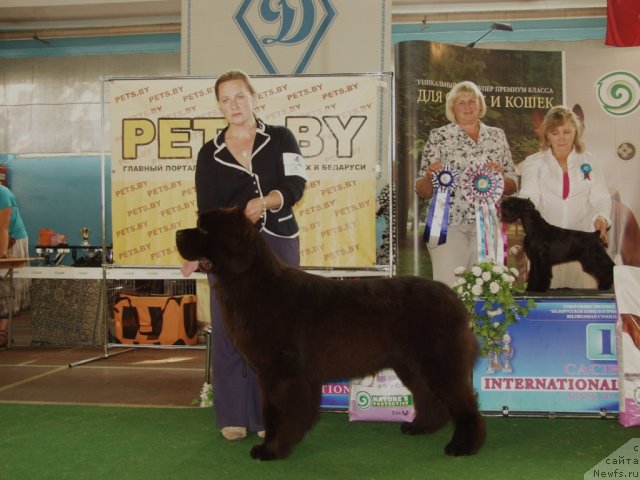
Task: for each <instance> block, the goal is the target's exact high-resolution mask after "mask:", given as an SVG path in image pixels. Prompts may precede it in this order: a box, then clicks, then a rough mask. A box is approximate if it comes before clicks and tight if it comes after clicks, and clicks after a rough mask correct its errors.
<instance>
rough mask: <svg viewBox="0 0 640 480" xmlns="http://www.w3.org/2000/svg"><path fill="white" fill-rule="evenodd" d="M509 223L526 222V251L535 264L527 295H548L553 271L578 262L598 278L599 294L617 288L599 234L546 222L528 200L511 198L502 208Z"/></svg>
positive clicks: (503, 218) (611, 262)
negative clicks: (552, 269)
mask: <svg viewBox="0 0 640 480" xmlns="http://www.w3.org/2000/svg"><path fill="white" fill-rule="evenodd" d="M500 210H501V219H502V221H503V222H505V223H514V222H516V221H518V220H520V221H522V227H523V228H524V235H525V236H524V251H525V253H526V254H527V257H529V262H530V263H531V267H530V271H529V278H528V281H527V291H529V292H546V291H547V290H548V289H549V286H550V285H551V277H552V275H551V267H552V266H553V265H557V264H559V263H566V262H572V261H578V262H580V264H581V265H582V269H583V270H584V271H585V272H587V273H588V274H590V275H592V276H593V277H595V279H596V280H597V281H598V289H599V290H608V289H610V288H611V286H612V285H613V266H614V262H613V260H611V258H610V257H609V255H608V254H607V251H606V250H605V248H604V245H603V243H602V240H601V239H600V234H599V233H598V232H597V231H593V232H581V231H579V230H569V229H566V228H560V227H556V226H555V225H551V224H550V223H548V222H546V221H545V220H544V219H543V218H542V215H540V212H538V211H537V210H536V208H535V206H534V204H533V202H532V201H531V200H529V199H528V198H517V197H509V198H506V199H504V200H503V201H502V203H501V204H500Z"/></svg>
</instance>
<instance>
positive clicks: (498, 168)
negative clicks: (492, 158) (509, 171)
mask: <svg viewBox="0 0 640 480" xmlns="http://www.w3.org/2000/svg"><path fill="white" fill-rule="evenodd" d="M487 168H488V169H489V170H493V171H494V172H497V173H499V174H500V176H501V177H502V182H503V183H504V191H503V192H502V193H503V194H504V195H511V194H513V193H515V192H516V190H517V189H518V186H517V185H516V182H515V181H514V180H513V179H511V178H509V177H505V176H504V167H503V166H502V165H500V164H499V163H495V162H487Z"/></svg>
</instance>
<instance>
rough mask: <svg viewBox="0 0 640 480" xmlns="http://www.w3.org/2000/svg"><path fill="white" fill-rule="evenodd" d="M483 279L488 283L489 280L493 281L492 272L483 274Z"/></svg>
mask: <svg viewBox="0 0 640 480" xmlns="http://www.w3.org/2000/svg"><path fill="white" fill-rule="evenodd" d="M482 279H483V280H484V281H485V282H488V281H489V280H491V272H483V273H482Z"/></svg>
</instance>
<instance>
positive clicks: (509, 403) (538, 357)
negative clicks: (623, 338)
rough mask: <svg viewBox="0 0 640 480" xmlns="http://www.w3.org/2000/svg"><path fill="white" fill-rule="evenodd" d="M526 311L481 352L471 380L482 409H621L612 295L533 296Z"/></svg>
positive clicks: (609, 410)
mask: <svg viewBox="0 0 640 480" xmlns="http://www.w3.org/2000/svg"><path fill="white" fill-rule="evenodd" d="M535 301H536V307H535V308H533V309H531V310H529V314H528V315H527V318H522V319H520V320H519V321H518V322H517V323H516V324H514V325H512V326H511V327H509V331H508V334H507V335H505V337H504V338H503V339H499V340H497V341H499V342H500V343H501V345H502V352H501V354H500V355H489V356H488V357H487V358H482V359H481V360H480V361H479V362H478V364H477V365H476V368H475V370H474V375H473V383H474V388H475V389H476V391H477V392H478V395H479V402H480V409H481V410H483V411H501V410H503V409H505V408H506V409H507V410H509V411H512V412H516V411H518V412H554V413H599V412H602V411H606V412H608V413H611V412H617V411H618V364H617V359H616V335H615V324H616V319H617V310H616V303H615V299H614V298H613V297H612V296H611V297H595V298H536V299H535Z"/></svg>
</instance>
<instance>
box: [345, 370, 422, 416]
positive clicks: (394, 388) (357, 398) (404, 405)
mask: <svg viewBox="0 0 640 480" xmlns="http://www.w3.org/2000/svg"><path fill="white" fill-rule="evenodd" d="M414 417H415V411H414V408H413V396H412V394H411V392H410V391H409V390H408V389H407V388H406V387H405V386H404V385H403V384H402V382H401V381H400V379H399V378H398V377H397V376H396V374H395V372H394V371H393V370H391V369H386V370H382V371H381V372H378V373H377V374H376V375H374V376H370V377H364V378H359V379H354V380H352V381H351V386H350V389H349V420H350V421H352V422H357V421H377V422H410V421H412V420H413V419H414Z"/></svg>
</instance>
